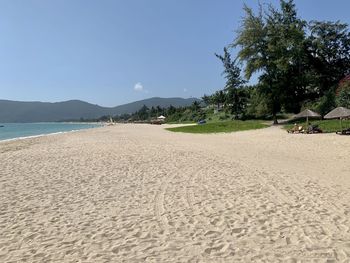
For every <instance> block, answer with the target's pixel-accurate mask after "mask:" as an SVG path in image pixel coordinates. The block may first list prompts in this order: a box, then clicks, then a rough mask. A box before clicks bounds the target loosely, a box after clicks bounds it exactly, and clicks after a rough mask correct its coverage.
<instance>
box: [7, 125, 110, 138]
mask: <svg viewBox="0 0 350 263" xmlns="http://www.w3.org/2000/svg"><path fill="white" fill-rule="evenodd" d="M37 123H40V124H44V123H56V122H31V124H37ZM65 123H67V124H80V123H68V122H65ZM11 124H12V123H11ZM21 124H26V123H21ZM83 124H86V125H88V124H94V125H95V123H83ZM96 125H97V124H96ZM102 127H105V126H104V125H97V126H96V127H90V128H83V129H74V130H68V131H59V132H51V133H42V134H36V135H28V136H21V137H15V138H10V139H0V143H3V142H12V141H18V140H26V139H34V138H40V137H44V136H52V135H59V134H65V133H71V132H73V133H74V132H78V131H83V130H90V129H96V128H102Z"/></svg>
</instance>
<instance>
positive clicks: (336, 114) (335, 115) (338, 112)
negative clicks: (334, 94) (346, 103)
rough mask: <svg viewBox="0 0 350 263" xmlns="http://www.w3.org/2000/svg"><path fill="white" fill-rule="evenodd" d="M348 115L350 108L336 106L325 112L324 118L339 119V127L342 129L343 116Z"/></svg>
mask: <svg viewBox="0 0 350 263" xmlns="http://www.w3.org/2000/svg"><path fill="white" fill-rule="evenodd" d="M347 117H350V110H349V109H347V108H344V107H338V108H335V109H334V110H332V111H331V112H329V113H327V115H325V116H324V118H325V119H340V129H341V130H343V122H342V120H343V118H347Z"/></svg>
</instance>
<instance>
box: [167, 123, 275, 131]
mask: <svg viewBox="0 0 350 263" xmlns="http://www.w3.org/2000/svg"><path fill="white" fill-rule="evenodd" d="M265 127H268V125H266V124H263V123H262V122H261V121H255V120H254V121H223V122H211V123H206V124H202V125H193V126H183V127H176V128H167V130H168V131H172V132H186V133H219V132H236V131H246V130H256V129H262V128H265Z"/></svg>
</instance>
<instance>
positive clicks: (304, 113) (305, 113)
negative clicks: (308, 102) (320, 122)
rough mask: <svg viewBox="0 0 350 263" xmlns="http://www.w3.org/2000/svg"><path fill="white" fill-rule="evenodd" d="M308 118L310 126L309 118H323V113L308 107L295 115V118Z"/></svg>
mask: <svg viewBox="0 0 350 263" xmlns="http://www.w3.org/2000/svg"><path fill="white" fill-rule="evenodd" d="M300 118H306V123H307V125H308V126H309V118H321V115H320V114H318V113H317V112H314V111H312V110H309V109H306V110H303V111H302V112H300V113H298V114H297V115H295V116H294V119H300Z"/></svg>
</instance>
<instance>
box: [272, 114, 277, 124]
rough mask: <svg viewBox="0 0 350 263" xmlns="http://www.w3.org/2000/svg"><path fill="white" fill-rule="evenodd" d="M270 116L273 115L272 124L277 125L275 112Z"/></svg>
mask: <svg viewBox="0 0 350 263" xmlns="http://www.w3.org/2000/svg"><path fill="white" fill-rule="evenodd" d="M272 116H273V125H277V124H278V121H277V115H276V113H273V114H272Z"/></svg>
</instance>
